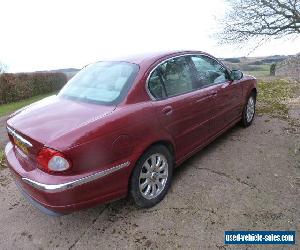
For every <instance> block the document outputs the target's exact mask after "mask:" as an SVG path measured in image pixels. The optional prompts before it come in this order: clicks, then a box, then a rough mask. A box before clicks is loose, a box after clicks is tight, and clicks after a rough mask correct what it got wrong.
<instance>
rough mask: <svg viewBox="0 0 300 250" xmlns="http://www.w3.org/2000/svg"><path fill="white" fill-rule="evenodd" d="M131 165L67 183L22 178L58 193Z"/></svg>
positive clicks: (38, 187) (45, 189) (33, 184)
mask: <svg viewBox="0 0 300 250" xmlns="http://www.w3.org/2000/svg"><path fill="white" fill-rule="evenodd" d="M129 165H130V161H127V162H124V163H122V164H120V165H117V166H115V167H112V168H109V169H106V170H104V171H101V172H98V173H95V174H92V175H89V176H86V177H82V178H80V179H77V180H74V181H70V182H66V183H61V184H44V183H39V182H37V181H33V180H31V179H28V178H25V177H23V178H22V180H23V181H24V182H25V183H27V184H29V185H31V186H32V187H34V188H36V189H38V190H41V191H44V192H47V193H56V192H62V191H65V190H68V189H71V188H74V187H77V186H80V185H83V184H85V183H88V182H91V181H94V180H97V179H99V178H102V177H104V176H107V175H109V174H112V173H114V172H116V171H118V170H120V169H122V168H124V167H127V166H129Z"/></svg>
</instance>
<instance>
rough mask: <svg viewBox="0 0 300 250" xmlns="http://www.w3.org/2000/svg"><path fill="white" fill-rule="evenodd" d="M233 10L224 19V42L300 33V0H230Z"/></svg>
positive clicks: (220, 37)
mask: <svg viewBox="0 0 300 250" xmlns="http://www.w3.org/2000/svg"><path fill="white" fill-rule="evenodd" d="M227 1H228V2H229V4H230V7H231V8H230V10H229V12H228V13H227V15H226V16H225V18H224V19H223V20H222V26H223V31H222V32H221V33H219V34H218V38H219V40H220V42H221V43H230V44H239V43H244V42H246V41H248V40H249V39H252V38H260V39H261V40H260V41H261V42H264V41H266V40H268V39H269V38H272V37H273V38H281V37H283V36H287V35H292V34H294V35H296V36H298V35H300V0H227Z"/></svg>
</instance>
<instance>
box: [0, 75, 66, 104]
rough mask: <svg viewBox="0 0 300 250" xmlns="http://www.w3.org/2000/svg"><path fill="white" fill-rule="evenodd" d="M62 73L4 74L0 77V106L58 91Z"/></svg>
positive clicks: (62, 76) (64, 76)
mask: <svg viewBox="0 0 300 250" xmlns="http://www.w3.org/2000/svg"><path fill="white" fill-rule="evenodd" d="M66 82H67V78H66V75H65V74H63V73H18V74H11V73H5V74H1V75H0V105H1V104H5V103H10V102H16V101H20V100H22V99H26V98H29V97H32V96H36V95H40V94H46V93H50V92H54V91H58V90H60V89H61V88H62V87H63V86H64V84H65V83H66Z"/></svg>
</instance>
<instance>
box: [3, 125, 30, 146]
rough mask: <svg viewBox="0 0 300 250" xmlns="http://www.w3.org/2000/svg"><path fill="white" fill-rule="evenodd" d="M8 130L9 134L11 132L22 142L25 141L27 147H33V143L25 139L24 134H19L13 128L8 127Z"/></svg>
mask: <svg viewBox="0 0 300 250" xmlns="http://www.w3.org/2000/svg"><path fill="white" fill-rule="evenodd" d="M6 130H7V132H8V133H9V134H11V135H12V136H13V137H15V138H16V139H17V140H19V141H21V142H22V143H24V144H25V145H26V146H27V147H30V148H31V147H32V144H31V143H30V142H29V141H27V140H25V139H24V138H23V137H22V136H20V135H19V134H17V133H16V131H14V130H13V129H11V128H9V127H6Z"/></svg>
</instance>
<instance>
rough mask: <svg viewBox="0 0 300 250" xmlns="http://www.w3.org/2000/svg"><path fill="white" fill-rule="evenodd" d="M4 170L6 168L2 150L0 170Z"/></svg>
mask: <svg viewBox="0 0 300 250" xmlns="http://www.w3.org/2000/svg"><path fill="white" fill-rule="evenodd" d="M4 168H6V164H5V158H4V152H3V150H2V149H0V170H2V169H4Z"/></svg>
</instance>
